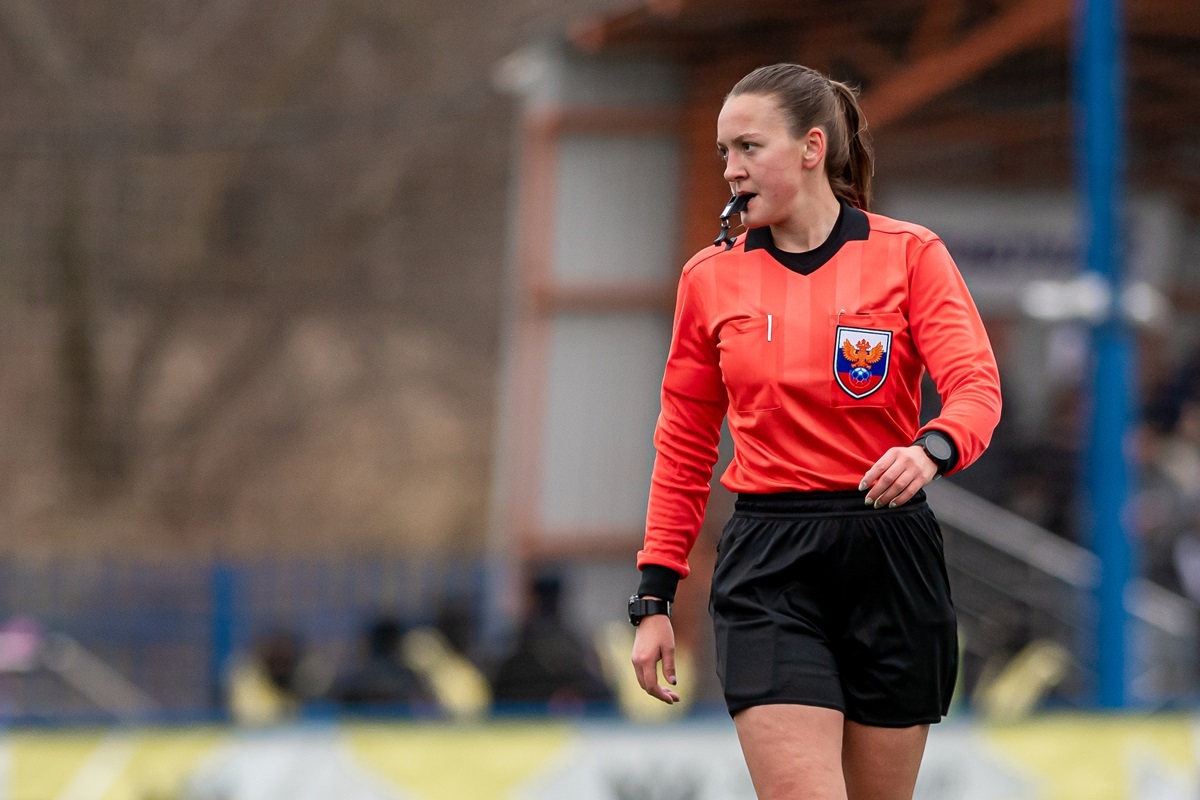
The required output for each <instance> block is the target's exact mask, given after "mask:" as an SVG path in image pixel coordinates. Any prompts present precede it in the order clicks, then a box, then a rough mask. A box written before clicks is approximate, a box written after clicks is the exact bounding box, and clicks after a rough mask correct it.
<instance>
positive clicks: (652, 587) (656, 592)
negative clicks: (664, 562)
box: [637, 564, 679, 602]
mask: <svg viewBox="0 0 1200 800" xmlns="http://www.w3.org/2000/svg"><path fill="white" fill-rule="evenodd" d="M678 586H679V573H678V572H676V571H675V570H673V569H671V568H670V567H661V566H659V565H658V564H647V565H646V566H644V567H642V582H641V583H640V584H639V585H638V590H637V596H638V597H661V598H662V599H663V600H670V601H671V602H675V589H676V588H678Z"/></svg>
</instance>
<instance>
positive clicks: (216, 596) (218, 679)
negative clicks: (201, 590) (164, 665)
mask: <svg viewBox="0 0 1200 800" xmlns="http://www.w3.org/2000/svg"><path fill="white" fill-rule="evenodd" d="M209 589H210V592H211V595H212V599H211V603H212V607H211V611H210V613H211V617H210V622H209V625H210V636H211V643H210V645H209V646H210V648H211V649H210V651H209V667H208V670H209V685H210V690H211V702H212V706H213V709H214V710H218V709H221V708H222V704H223V700H224V697H225V692H226V688H227V687H226V686H225V673H226V671H227V670H228V669H229V662H230V659H231V657H232V656H233V651H234V624H235V618H236V615H237V570H236V569H235V568H234V567H233V566H231V565H229V564H227V563H226V562H224V561H217V562H216V563H214V564H213V565H212V572H211V573H210V575H209ZM218 713H220V712H219V711H218Z"/></svg>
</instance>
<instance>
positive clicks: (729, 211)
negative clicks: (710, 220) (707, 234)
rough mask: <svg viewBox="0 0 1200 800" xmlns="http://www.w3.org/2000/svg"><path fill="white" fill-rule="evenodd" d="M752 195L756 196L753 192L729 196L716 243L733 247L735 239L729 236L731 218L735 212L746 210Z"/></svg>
mask: <svg viewBox="0 0 1200 800" xmlns="http://www.w3.org/2000/svg"><path fill="white" fill-rule="evenodd" d="M752 197H754V195H752V194H735V195H734V196H733V197H731V198H729V202H728V203H726V204H725V210H724V211H722V212H721V232H720V234H718V235H717V238H716V239H714V240H713V244H714V245H719V244H723V245H725V249H726V250H729V249H730V248H732V247H733V239H731V238H730V237H729V227H730V226H729V219H730V218H731V217H732V216H733V215H734V214H740V213H742V212H743V211H745V210H746V206H747V205H748V204H749V203H750V198H752Z"/></svg>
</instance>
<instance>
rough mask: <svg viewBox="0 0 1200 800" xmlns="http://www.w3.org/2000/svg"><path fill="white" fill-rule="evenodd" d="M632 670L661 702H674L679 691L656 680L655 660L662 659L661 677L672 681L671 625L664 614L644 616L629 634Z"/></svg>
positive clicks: (644, 686)
mask: <svg viewBox="0 0 1200 800" xmlns="http://www.w3.org/2000/svg"><path fill="white" fill-rule="evenodd" d="M632 661H633V671H634V673H636V674H637V679H638V684H639V685H640V686H641V687H642V688H643V689H644V690H645V691H646V693H647V694H649V695H650V696H651V697H657V698H658V699H659V700H662V701H663V702H664V703H668V704H671V703H678V702H679V695H677V694H676V693H675V692H674V691H673V690H671V689H668V688H667V687H665V686H661V685H660V684H659V682H658V662H660V661H661V662H662V672H663V678H665V679H666V682H667V683H669V684H671V685H672V686H674V685H675V629H674V628H672V627H671V618H670V617H668V616H667V615H666V614H654V615H653V616H649V617H644V618H643V619H642V621H641V624H640V625H638V627H637V633H636V634H635V635H634V638H633V657H632Z"/></svg>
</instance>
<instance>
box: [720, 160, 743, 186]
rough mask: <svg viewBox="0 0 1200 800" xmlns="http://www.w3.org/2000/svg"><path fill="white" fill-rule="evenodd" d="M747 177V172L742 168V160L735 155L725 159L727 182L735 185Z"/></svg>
mask: <svg viewBox="0 0 1200 800" xmlns="http://www.w3.org/2000/svg"><path fill="white" fill-rule="evenodd" d="M744 177H746V170H745V169H744V168H743V167H742V162H741V159H739V158H738V157H737V156H736V155H734V154H733V153H730V154H729V156H728V157H727V158H726V159H725V182H726V183H733V182H734V181H737V180H740V179H741V178H744Z"/></svg>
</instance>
